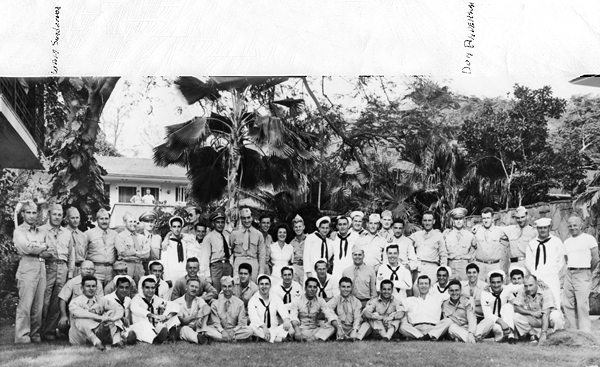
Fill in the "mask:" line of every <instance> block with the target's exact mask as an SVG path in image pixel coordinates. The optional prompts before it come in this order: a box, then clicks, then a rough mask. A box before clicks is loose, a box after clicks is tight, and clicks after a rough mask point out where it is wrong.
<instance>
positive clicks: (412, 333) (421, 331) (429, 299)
mask: <svg viewBox="0 0 600 367" xmlns="http://www.w3.org/2000/svg"><path fill="white" fill-rule="evenodd" d="M416 284H417V286H418V294H419V295H418V296H415V297H408V298H405V299H403V300H402V301H400V302H401V304H402V306H404V312H406V317H405V318H404V319H402V323H401V325H400V334H402V335H404V336H406V337H407V338H408V339H417V340H428V339H429V338H430V336H429V334H428V333H429V331H430V330H431V329H433V327H434V326H435V325H436V324H437V323H438V322H439V321H440V315H441V314H442V301H443V300H444V299H445V298H444V295H443V294H439V293H432V292H430V291H429V289H430V288H431V279H429V277H428V276H427V275H420V276H419V277H418V278H417V281H416Z"/></svg>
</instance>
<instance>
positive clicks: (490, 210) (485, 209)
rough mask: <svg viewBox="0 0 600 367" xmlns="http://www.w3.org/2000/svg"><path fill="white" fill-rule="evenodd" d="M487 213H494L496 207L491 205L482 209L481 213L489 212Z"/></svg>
mask: <svg viewBox="0 0 600 367" xmlns="http://www.w3.org/2000/svg"><path fill="white" fill-rule="evenodd" d="M487 213H492V214H494V209H492V208H490V207H489V206H486V207H485V208H483V209H481V214H482V215H483V214H487Z"/></svg>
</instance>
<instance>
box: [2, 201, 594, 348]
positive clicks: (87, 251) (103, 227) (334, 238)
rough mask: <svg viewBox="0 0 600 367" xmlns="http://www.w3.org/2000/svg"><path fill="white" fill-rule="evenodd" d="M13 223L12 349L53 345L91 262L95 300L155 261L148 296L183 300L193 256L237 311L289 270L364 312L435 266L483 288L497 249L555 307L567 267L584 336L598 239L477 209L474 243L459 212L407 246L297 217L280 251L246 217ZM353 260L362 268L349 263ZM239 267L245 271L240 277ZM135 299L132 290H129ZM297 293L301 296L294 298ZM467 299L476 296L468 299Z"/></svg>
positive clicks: (572, 318) (372, 231)
mask: <svg viewBox="0 0 600 367" xmlns="http://www.w3.org/2000/svg"><path fill="white" fill-rule="evenodd" d="M21 214H22V216H23V219H24V223H23V224H22V225H21V226H19V227H18V228H17V229H16V230H15V234H14V241H15V247H16V248H17V251H18V252H19V254H20V255H21V263H20V265H19V269H18V271H17V280H18V286H19V297H20V303H19V306H18V308H17V316H16V323H15V329H16V333H15V342H22V343H26V342H31V341H33V342H37V341H40V340H41V338H42V337H43V338H46V339H53V338H54V335H55V329H56V327H57V325H58V321H59V320H63V319H64V318H65V317H66V316H65V313H66V308H67V306H68V303H69V301H70V299H71V298H74V297H73V296H74V295H77V294H72V295H69V297H66V296H64V294H63V297H62V298H61V291H62V288H63V286H64V285H65V283H67V281H69V282H70V283H71V285H70V286H69V287H65V288H67V289H70V290H71V291H72V292H75V293H76V292H77V291H78V290H79V288H80V286H79V284H77V282H79V283H80V282H81V276H80V275H78V274H79V273H80V272H83V271H84V268H83V267H82V266H83V264H84V261H85V260H87V261H90V262H91V263H93V268H94V270H95V275H96V278H97V280H98V282H99V283H100V284H99V285H100V286H99V287H98V289H99V290H100V291H102V290H104V289H105V288H106V287H109V288H110V287H113V289H114V286H115V284H114V282H112V280H113V276H114V274H115V273H116V272H123V273H126V274H128V275H129V276H131V278H132V280H133V282H134V283H135V284H137V285H138V286H141V284H139V280H140V279H141V277H142V276H144V274H145V273H146V272H147V270H146V268H145V266H144V265H146V266H147V263H148V261H153V260H160V262H158V265H157V266H156V272H154V271H152V272H153V273H155V274H156V275H157V276H158V277H159V278H164V279H159V283H160V284H157V292H159V288H161V286H162V289H163V291H162V294H161V295H163V296H166V297H169V298H170V297H171V296H174V294H173V293H175V294H177V295H178V296H181V294H183V292H184V291H182V290H181V289H179V290H178V291H176V289H177V287H176V285H177V283H178V282H179V283H183V285H185V283H186V280H187V278H189V272H188V271H187V269H186V264H187V259H189V258H193V257H195V258H198V259H199V273H198V275H199V276H200V277H201V278H203V279H206V280H207V283H212V286H211V287H214V289H215V290H216V292H217V293H218V292H220V290H221V284H220V281H221V278H222V277H223V276H230V275H233V276H234V279H235V282H236V287H237V289H238V295H239V297H240V298H241V299H242V300H244V301H245V303H246V304H247V302H248V300H249V299H250V297H251V296H252V295H253V294H254V293H256V289H257V286H256V284H255V282H256V279H257V277H258V275H259V274H269V273H272V275H273V279H274V280H275V282H278V281H282V280H281V270H282V269H283V268H284V267H287V266H290V267H293V270H294V272H293V274H294V280H295V281H296V282H298V283H296V282H294V283H296V284H303V279H305V278H306V279H307V278H309V277H312V278H315V279H317V280H318V283H319V284H318V288H319V294H320V295H321V296H325V295H327V294H329V295H330V297H331V296H332V295H337V294H338V293H339V288H338V283H339V280H340V279H341V278H342V277H343V276H347V277H348V278H350V279H351V280H352V281H353V291H352V293H353V295H354V296H355V297H356V298H358V300H359V301H361V303H362V305H363V306H364V305H365V304H366V303H367V302H368V301H369V300H370V299H372V298H373V297H375V296H377V294H378V290H379V285H380V284H381V282H382V281H383V280H385V279H389V280H392V281H393V282H394V287H393V288H394V295H395V297H398V298H400V299H401V298H405V297H406V296H407V295H410V294H411V293H415V294H416V293H417V292H418V282H416V280H417V279H418V277H419V276H422V275H427V276H428V278H429V279H436V277H437V271H438V268H439V267H440V266H447V269H448V270H449V273H451V274H452V276H453V277H455V278H456V279H458V280H460V281H463V282H467V281H468V278H467V274H466V269H467V265H468V264H470V263H473V262H474V263H475V264H477V266H478V269H479V271H478V273H479V276H480V277H481V279H484V278H485V275H486V274H489V273H490V272H491V271H494V270H499V269H500V264H501V260H502V259H501V257H502V254H503V246H505V243H506V244H507V245H508V246H510V248H509V257H510V264H511V268H513V267H521V268H524V269H526V272H528V273H531V274H534V275H536V276H538V277H539V278H540V279H541V280H543V282H544V283H545V284H546V285H547V286H548V287H549V288H550V290H551V291H552V293H553V297H554V299H555V300H556V302H557V303H558V304H559V305H560V300H561V297H560V289H561V284H560V281H559V275H558V274H559V271H560V270H561V268H562V267H563V265H564V263H565V261H566V262H567V267H568V271H567V277H566V278H565V279H566V280H565V283H564V290H565V297H564V298H563V299H564V302H563V306H564V309H565V313H566V315H567V319H568V321H569V323H570V325H571V326H572V327H574V328H575V326H576V325H577V318H576V315H577V317H578V318H579V328H581V329H582V330H586V329H587V328H589V316H588V313H589V304H588V301H587V297H588V296H589V287H590V278H591V275H590V274H591V271H592V270H593V269H594V268H595V267H596V265H597V263H598V251H597V243H596V241H595V239H594V238H593V237H591V236H589V235H586V234H584V233H581V225H582V223H581V219H579V218H577V217H573V218H570V219H569V229H570V231H571V234H572V237H571V238H569V239H567V241H566V243H565V244H566V245H567V246H564V245H563V243H562V241H560V239H558V238H557V237H554V236H551V235H550V234H549V228H550V220H549V219H545V218H542V219H540V220H538V221H536V225H537V231H536V230H535V229H534V228H532V227H531V226H529V225H528V223H527V222H528V219H527V212H526V210H525V209H524V208H519V209H517V212H516V219H517V225H514V226H509V227H499V226H495V225H493V223H492V214H493V213H492V210H491V209H488V208H486V209H484V210H483V211H482V221H483V225H482V226H477V227H475V228H474V230H473V232H470V231H467V230H465V228H464V216H465V215H466V210H464V209H462V208H457V209H454V210H453V211H452V212H451V213H450V215H451V218H452V222H453V227H452V229H450V230H446V231H445V232H444V233H442V232H440V231H439V230H436V229H433V225H434V223H435V220H434V216H433V213H431V212H426V213H424V215H423V221H422V225H423V228H424V229H423V230H421V231H417V232H415V233H413V234H411V235H410V236H408V237H407V236H404V222H403V221H402V220H400V219H396V220H394V219H393V218H392V215H391V212H389V211H386V212H383V213H382V215H381V216H380V215H379V214H372V215H370V216H369V218H368V219H369V220H368V225H367V229H366V230H365V229H364V228H363V218H364V214H363V213H362V212H358V211H356V212H352V213H351V215H350V217H345V216H340V217H338V218H337V231H332V230H331V228H330V225H331V219H330V218H328V217H323V218H320V219H319V220H318V221H317V223H316V224H317V228H318V229H317V231H315V232H314V233H312V234H308V235H307V234H305V233H304V221H303V219H302V218H301V217H300V216H296V217H295V218H294V220H293V231H294V234H295V237H294V239H293V240H292V241H291V242H290V243H289V244H287V243H286V238H287V236H288V231H289V229H288V227H287V226H286V225H285V224H280V225H278V226H277V227H276V228H275V231H274V234H275V235H276V240H275V241H273V240H272V238H271V236H270V235H268V234H267V233H264V232H262V231H259V230H257V229H255V228H254V227H252V222H253V218H252V215H251V211H250V209H248V208H242V209H241V210H240V219H241V225H240V226H239V227H238V228H236V229H234V230H233V231H231V232H230V233H229V232H228V231H225V219H226V218H225V214H224V213H223V212H221V211H216V212H214V213H212V214H211V215H210V218H209V220H210V222H211V223H212V226H213V229H212V230H211V231H210V232H208V234H207V231H208V230H209V228H208V227H209V226H208V225H206V224H204V223H202V222H199V221H198V217H199V214H200V213H199V212H198V210H197V209H196V208H190V209H189V210H188V221H184V220H183V219H182V218H180V217H173V218H171V220H170V221H169V225H170V227H171V232H169V233H168V234H167V236H166V237H165V238H164V239H162V238H161V237H160V236H159V235H157V234H155V233H153V229H154V224H155V221H156V215H155V214H154V213H153V212H147V213H144V214H143V215H142V216H140V217H139V218H135V217H133V216H132V215H130V214H126V215H125V217H124V222H125V230H123V231H122V232H121V233H117V232H115V231H113V230H110V229H109V228H108V224H109V222H110V214H109V213H108V212H107V211H106V210H104V209H101V210H100V211H98V213H97V217H96V219H97V223H98V227H97V228H93V229H90V230H88V231H86V232H85V233H82V232H81V231H79V230H78V229H77V226H78V225H79V212H78V211H77V209H75V208H69V209H68V210H67V212H66V214H67V215H66V219H67V223H68V226H67V227H66V228H63V227H61V222H62V220H63V209H62V207H61V206H59V205H53V206H51V207H50V209H49V218H50V220H49V223H48V224H46V225H44V226H41V227H40V228H36V226H35V221H36V218H37V207H36V205H35V203H33V202H30V203H26V204H25V205H24V206H23V207H22V210H21ZM138 219H139V221H141V222H142V223H143V225H144V230H143V233H138V232H137V231H136V224H137V221H138ZM504 240H507V241H504ZM390 245H395V246H391V253H390V251H389V250H390ZM359 253H362V257H361V256H357V254H359ZM358 262H360V263H361V264H357V263H358ZM244 264H247V265H249V266H244ZM89 267H90V266H88V268H89ZM244 268H246V269H253V271H252V270H250V271H249V272H247V271H245V270H244ZM148 270H152V269H148ZM240 272H242V273H243V274H240ZM246 273H250V274H246ZM165 280H166V282H165ZM284 283H287V284H284V285H276V286H275V288H277V287H280V288H282V289H283V291H284V292H285V290H286V289H288V290H287V292H290V290H291V288H290V287H286V286H287V285H289V284H290V282H287V281H286V282H284ZM179 285H180V286H179V288H182V287H181V284H179ZM136 288H137V287H136V286H135V285H134V286H133V287H132V291H135V290H136ZM183 288H185V287H183ZM299 291H301V287H300V290H296V291H295V292H296V293H298V292H299ZM79 292H80V291H79ZM167 292H169V293H168V294H167ZM586 292H587V296H586ZM62 293H65V292H62ZM471 295H472V296H474V295H475V294H474V292H471ZM323 298H326V297H323ZM475 302H477V300H475ZM586 307H587V308H586ZM558 309H559V310H560V306H559V307H558ZM42 320H43V322H42ZM586 325H588V326H586Z"/></svg>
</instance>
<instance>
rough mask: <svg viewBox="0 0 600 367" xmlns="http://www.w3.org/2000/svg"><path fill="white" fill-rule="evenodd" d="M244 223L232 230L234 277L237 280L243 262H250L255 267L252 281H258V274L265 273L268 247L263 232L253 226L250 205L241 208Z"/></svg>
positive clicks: (241, 217)
mask: <svg viewBox="0 0 600 367" xmlns="http://www.w3.org/2000/svg"><path fill="white" fill-rule="evenodd" d="M240 219H241V222H242V225H241V226H239V227H238V228H236V229H234V230H233V231H232V232H231V236H230V240H229V243H230V244H231V250H232V251H233V255H234V260H233V271H234V274H233V278H234V279H235V280H237V279H238V278H239V275H238V271H237V270H238V267H239V266H240V265H241V264H249V265H250V266H251V267H252V269H254V270H255V271H254V274H252V275H251V276H252V278H251V279H252V281H253V282H254V283H256V278H257V275H258V274H265V271H266V264H267V263H266V261H267V256H266V255H267V254H266V251H267V248H266V246H265V239H264V237H263V234H262V233H261V232H260V231H259V230H257V229H256V228H254V227H252V211H250V208H248V207H242V208H241V209H240Z"/></svg>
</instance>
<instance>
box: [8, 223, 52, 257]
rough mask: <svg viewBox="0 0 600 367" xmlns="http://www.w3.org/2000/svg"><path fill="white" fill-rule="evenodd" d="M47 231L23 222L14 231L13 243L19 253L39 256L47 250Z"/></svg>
mask: <svg viewBox="0 0 600 367" xmlns="http://www.w3.org/2000/svg"><path fill="white" fill-rule="evenodd" d="M45 236H46V235H45V233H44V232H42V231H40V230H39V229H38V228H36V227H32V226H30V225H29V224H27V223H23V224H21V225H20V226H18V227H17V228H15V231H14V232H13V243H14V244H15V249H16V250H17V253H18V254H19V255H29V256H37V255H39V254H40V253H41V252H44V251H45V250H46V242H45V240H46V238H45Z"/></svg>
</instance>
